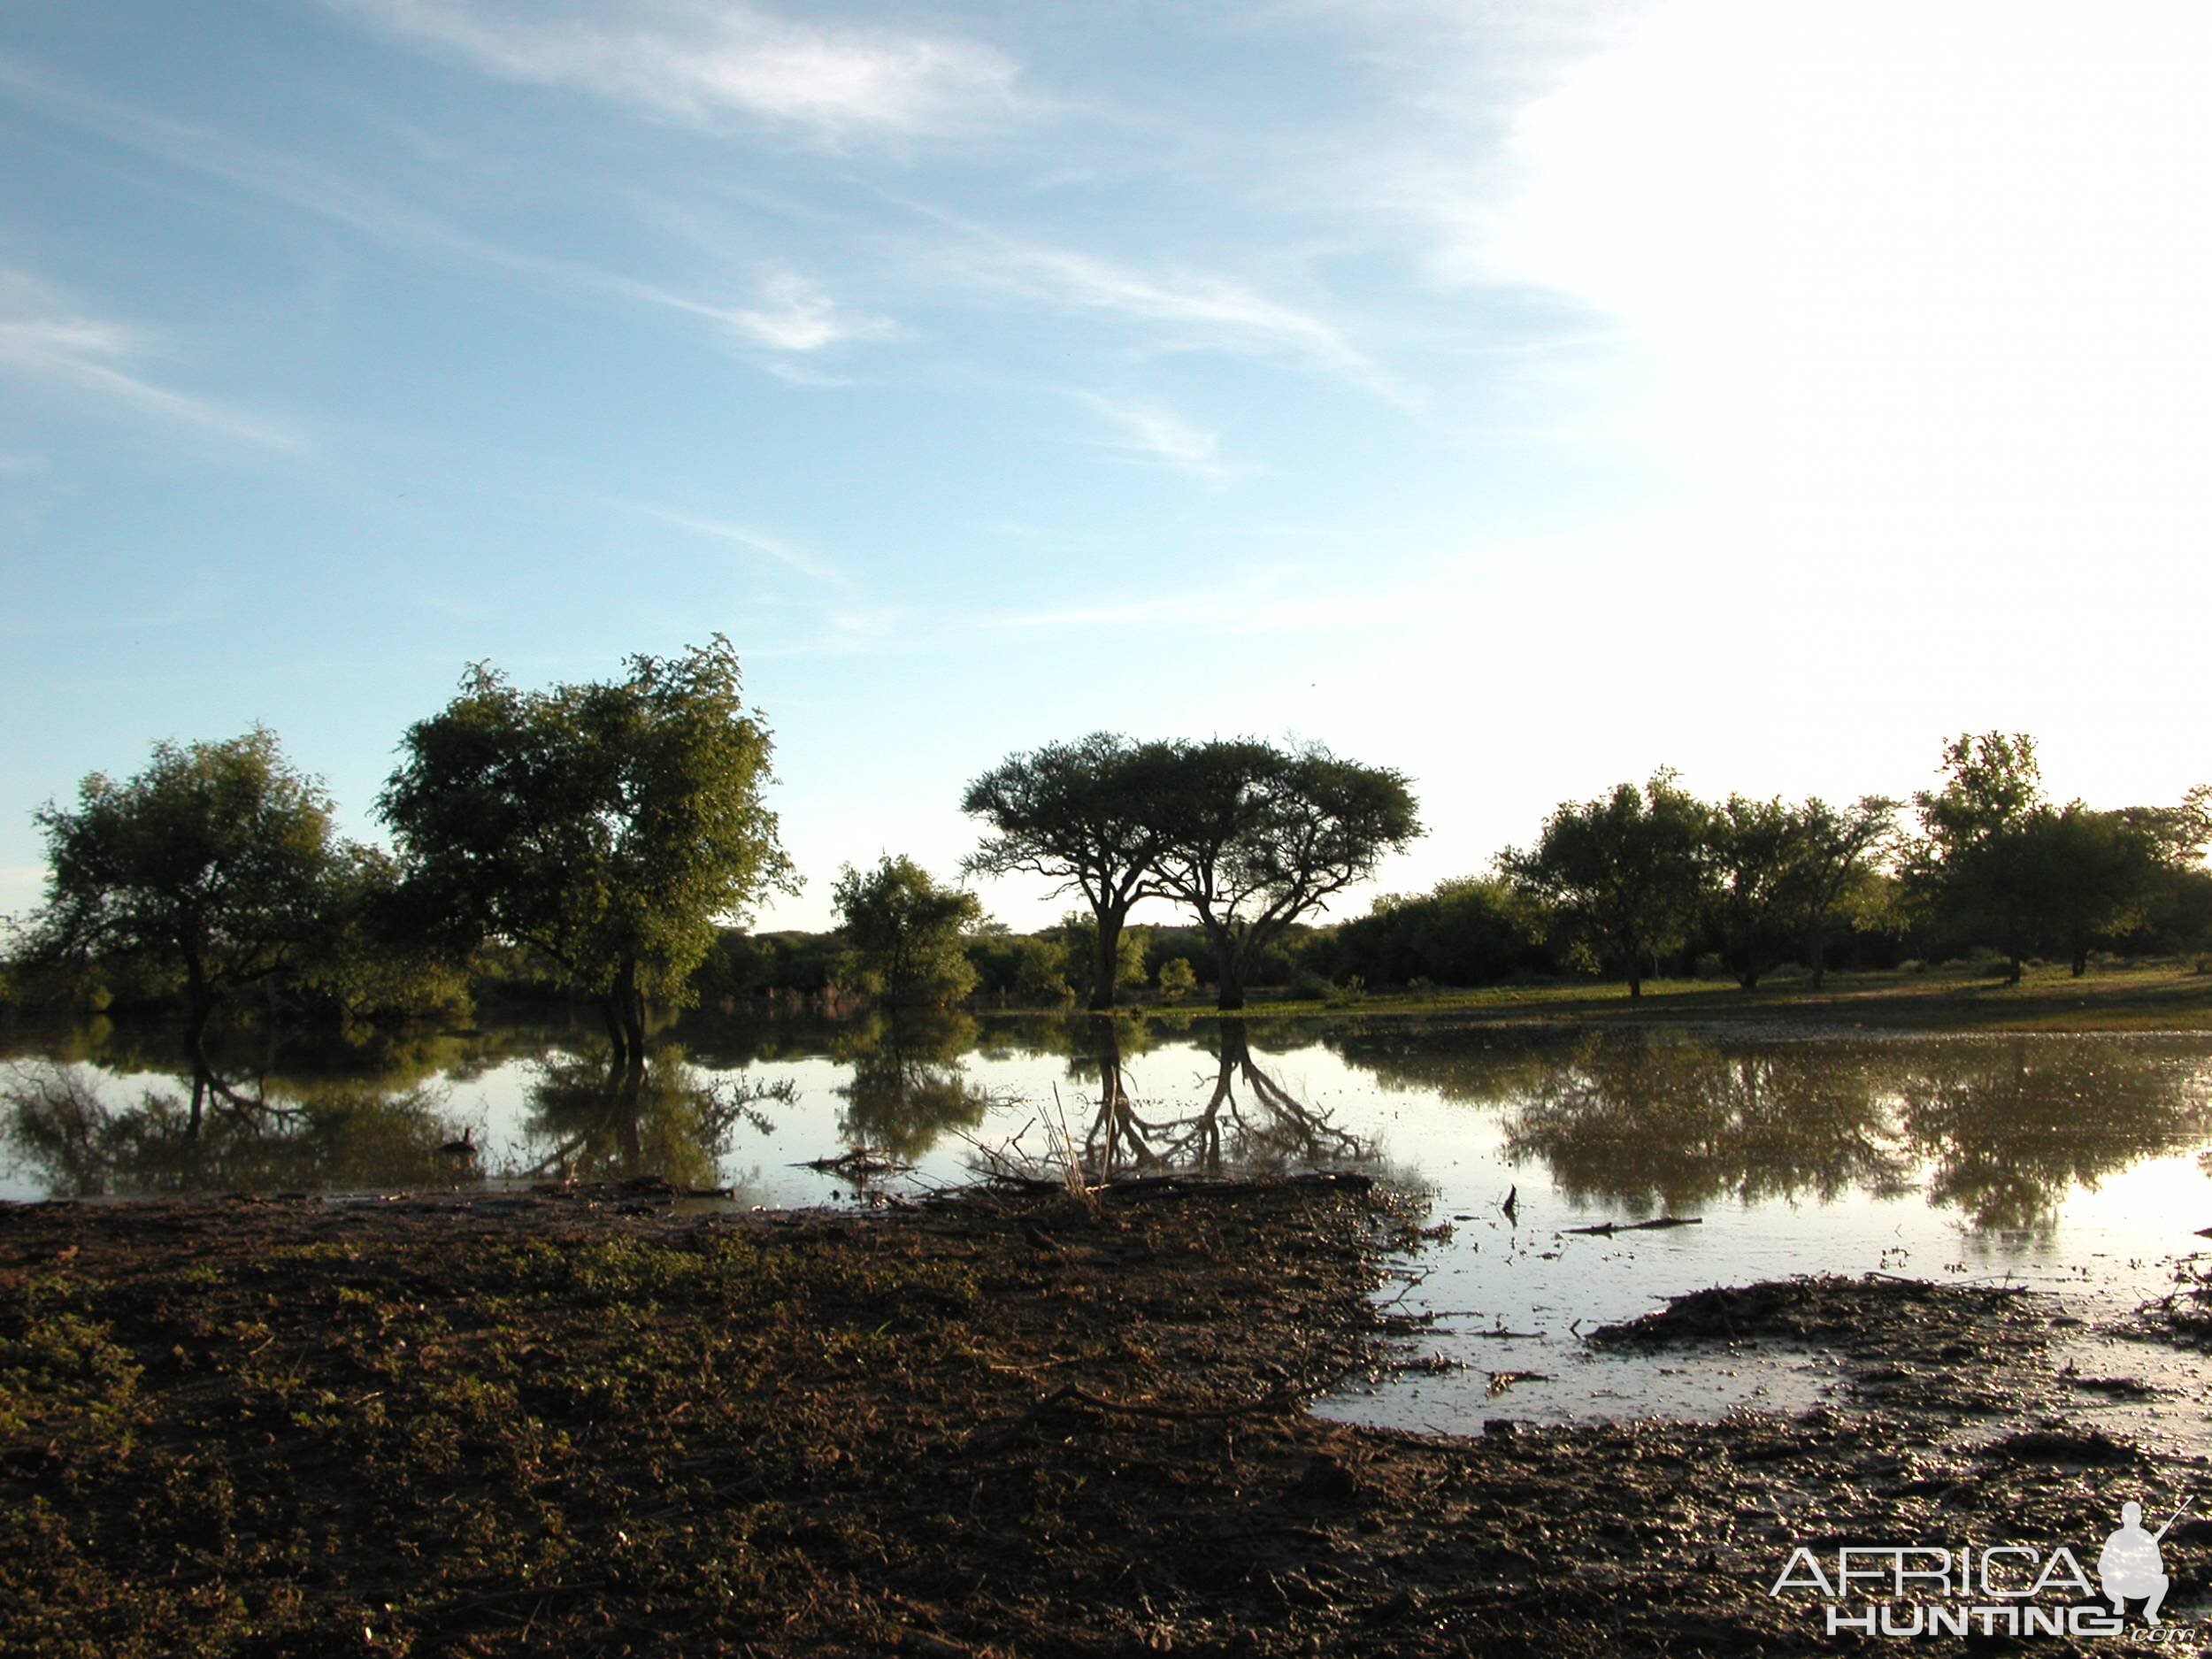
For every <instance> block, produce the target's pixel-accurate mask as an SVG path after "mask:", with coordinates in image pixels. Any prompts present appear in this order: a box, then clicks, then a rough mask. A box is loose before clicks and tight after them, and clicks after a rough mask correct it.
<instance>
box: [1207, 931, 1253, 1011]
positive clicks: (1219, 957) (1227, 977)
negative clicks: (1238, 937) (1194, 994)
mask: <svg viewBox="0 0 2212 1659" xmlns="http://www.w3.org/2000/svg"><path fill="white" fill-rule="evenodd" d="M1199 920H1200V922H1201V923H1202V924H1203V925H1204V926H1205V929H1206V940H1207V942H1208V943H1210V945H1212V946H1213V948H1214V976H1215V984H1216V987H1217V995H1216V996H1215V998H1214V1006H1215V1007H1216V1008H1218V1009H1224V1010H1234V1009H1240V1008H1242V1007H1243V1006H1244V964H1243V962H1242V961H1241V960H1240V956H1241V955H1242V953H1241V952H1240V950H1239V949H1238V948H1237V941H1235V940H1234V939H1232V938H1231V937H1230V936H1229V930H1228V929H1227V928H1225V927H1224V926H1221V925H1220V924H1219V923H1217V922H1215V921H1213V920H1212V919H1211V918H1208V917H1204V916H1202V917H1200V918H1199Z"/></svg>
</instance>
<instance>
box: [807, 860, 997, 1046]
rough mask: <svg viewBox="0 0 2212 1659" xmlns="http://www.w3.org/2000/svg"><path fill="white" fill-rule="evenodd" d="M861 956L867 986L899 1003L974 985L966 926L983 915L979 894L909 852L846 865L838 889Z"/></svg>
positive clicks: (921, 1001) (919, 1002)
mask: <svg viewBox="0 0 2212 1659" xmlns="http://www.w3.org/2000/svg"><path fill="white" fill-rule="evenodd" d="M833 897H834V898H835V900H836V903H837V912H838V917H839V918H840V927H841V932H842V933H844V936H845V938H846V940H847V941H848V942H849V943H850V945H851V946H852V948H853V949H854V951H855V952H856V955H857V956H858V958H859V966H860V972H861V981H862V988H863V989H864V990H866V991H867V992H868V993H869V994H870V995H872V996H875V997H877V998H879V1000H881V1001H882V1002H885V1003H886V1004H887V1005H888V1006H890V1007H893V1008H903V1007H917V1006H922V1007H942V1006H943V1005H944V1004H946V1003H948V1002H958V1001H959V1000H960V999H961V998H962V997H964V996H965V995H967V994H968V993H969V992H970V991H972V989H974V988H975V983H976V971H975V967H974V964H972V963H971V962H969V960H968V957H967V954H966V952H965V951H964V949H962V938H963V935H964V933H965V932H966V931H967V930H968V929H969V928H970V927H972V926H974V925H975V924H976V923H978V922H979V921H980V920H981V919H982V916H983V905H982V902H981V901H980V900H979V899H978V898H977V897H976V896H975V895H974V894H972V893H967V892H963V891H961V890H960V889H958V888H955V887H941V886H939V885H938V883H937V882H936V880H935V879H933V878H932V877H931V875H930V873H929V872H927V871H926V870H924V869H923V868H922V867H921V866H920V865H919V864H916V863H915V862H914V861H913V860H912V859H910V858H908V857H906V856H903V855H898V856H894V855H892V854H889V853H886V854H885V855H884V856H883V857H882V859H881V860H880V862H879V863H878V864H877V865H876V867H875V868H874V869H873V870H869V871H860V870H856V869H855V868H854V867H853V866H852V865H850V864H847V865H845V866H844V868H843V869H842V870H841V871H840V872H839V874H838V878H837V888H836V891H835V893H834V895H833Z"/></svg>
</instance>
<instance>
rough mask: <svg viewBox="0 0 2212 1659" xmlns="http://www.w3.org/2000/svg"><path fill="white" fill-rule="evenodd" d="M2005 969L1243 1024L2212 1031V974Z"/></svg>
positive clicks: (1517, 990)
mask: <svg viewBox="0 0 2212 1659" xmlns="http://www.w3.org/2000/svg"><path fill="white" fill-rule="evenodd" d="M2001 972H2002V969H2001V964H1998V965H1996V966H1990V965H1983V964H1973V965H1968V964H1944V965H1943V966H1940V967H1937V968H1931V969H1928V970H1925V971H1924V972H1908V971H1905V970H1902V969H1897V970H1890V971H1886V972H1863V973H1834V972H1832V973H1830V974H1829V975H1828V978H1827V982H1826V984H1825V985H1824V986H1823V987H1821V988H1820V989H1819V990H1815V989H1814V988H1813V986H1812V980H1811V977H1810V976H1809V975H1805V974H1797V975H1778V976H1776V977H1774V978H1772V979H1768V980H1766V981H1765V982H1763V983H1762V984H1761V985H1760V987H1758V988H1757V989H1756V990H1753V991H1745V990H1743V989H1741V988H1740V987H1738V986H1737V985H1736V984H1735V983H1734V981H1732V980H1723V979H1647V980H1645V981H1644V990H1643V995H1641V996H1640V997H1631V996H1630V995H1629V994H1628V987H1627V985H1626V984H1625V983H1624V982H1603V983H1601V982H1597V981H1593V980H1588V979H1579V980H1565V981H1555V982H1551V983H1547V984H1540V985H1499V986H1484V987H1476V988H1473V989H1464V990H1462V989H1448V988H1445V987H1435V988H1431V989H1425V990H1418V991H1371V992H1365V993H1362V994H1360V995H1351V996H1344V995H1340V996H1337V997H1333V998H1331V999H1329V1000H1326V1001H1323V1002H1314V1001H1310V1000H1306V1001H1301V1000H1291V999H1287V998H1277V997H1267V998H1263V999H1261V1000H1256V1001H1254V1002H1251V1003H1249V1004H1248V1005H1247V1006H1246V1008H1245V1009H1244V1010H1242V1011H1243V1013H1244V1014H1245V1015H1246V1016H1248V1017H1252V1016H1266V1017H1268V1018H1281V1017H1284V1016H1294V1015H1299V1014H1317V1013H1331V1014H1342V1013H1358V1014H1360V1015H1362V1016H1369V1015H1373V1016H1379V1017H1385V1018H1395V1017H1407V1016H1413V1015H1429V1014H1450V1015H1455V1016H1462V1017H1465V1018H1472V1019H1476V1020H1494V1021H1497V1022H1499V1023H1510V1024H1530V1023H1536V1024H1546V1025H1577V1024H1594V1023H1607V1022H1615V1023H1618V1022H1632V1021H1647V1022H1691V1023H1698V1024H1706V1023H1713V1022H1721V1023H1729V1024H1735V1023H1741V1024H1746V1025H1801V1024H1802V1025H1825V1026H1837V1025H1840V1026H1845V1027H1855V1026H1861V1025H1863V1026H1866V1027H1869V1028H1873V1029H1896V1030H1911V1031H1924V1030H1961V1031H1993V1032H1994V1031H2082V1032H2089V1031H2212V974H2202V973H2197V972H2192V971H2191V970H2190V968H2189V967H2188V966H2186V965H2185V964H2172V963H2160V964H2124V965H2106V966H2096V965H2093V966H2092V967H2091V968H2090V970H2089V972H2088V973H2087V974H2085V976H2084V977H2083V978H2081V979H2075V978H2073V977H2072V975H2071V974H2070V972H2068V970H2067V969H2066V968H2065V967H2064V966H2062V965H2040V966H2031V967H2029V968H2028V969H2027V971H2026V972H2025V973H2024V976H2023V977H2022V979H2021V981H2020V983H2019V984H2017V985H2007V984H2005V983H2004V982H2003V979H2002V978H2001Z"/></svg>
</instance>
